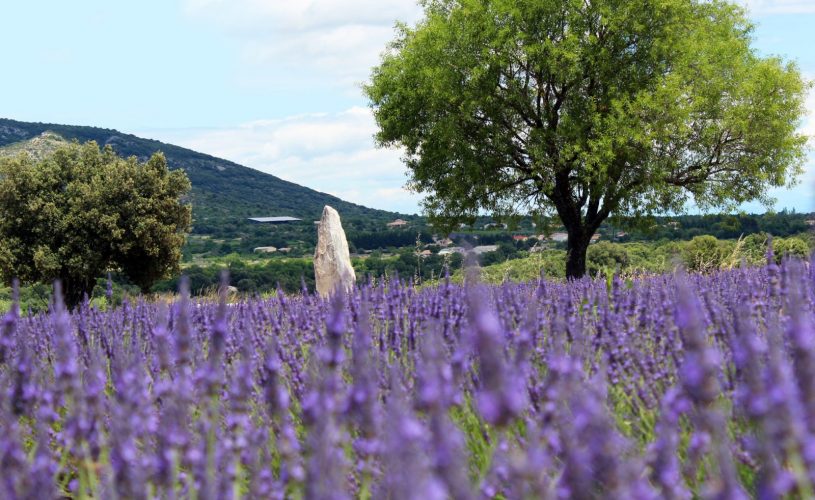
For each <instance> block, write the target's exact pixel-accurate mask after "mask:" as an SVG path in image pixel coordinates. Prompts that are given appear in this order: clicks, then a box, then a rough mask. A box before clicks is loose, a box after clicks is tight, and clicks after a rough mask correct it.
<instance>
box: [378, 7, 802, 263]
mask: <svg viewBox="0 0 815 500" xmlns="http://www.w3.org/2000/svg"><path fill="white" fill-rule="evenodd" d="M423 5H424V7H425V16H424V19H423V20H422V21H420V22H419V23H418V24H417V25H416V26H415V27H409V26H405V25H402V26H399V27H398V35H397V37H396V39H395V41H393V42H392V44H391V45H390V47H389V49H388V50H387V51H386V52H385V54H384V55H383V58H382V61H381V64H380V65H379V66H377V67H376V68H374V70H373V74H372V77H371V81H370V82H369V83H368V84H367V85H366V86H365V92H366V94H367V96H368V97H369V99H370V101H371V106H372V108H373V112H374V116H375V118H376V121H377V123H378V125H379V132H378V135H377V139H378V142H379V143H380V145H383V146H397V147H402V148H404V153H405V154H404V160H405V162H406V164H407V166H408V167H409V172H410V180H409V182H408V186H409V187H411V188H412V189H414V190H415V191H417V192H420V193H425V194H426V198H425V201H424V207H425V210H426V212H427V213H428V214H429V215H430V216H431V217H432V218H433V219H435V220H436V221H437V222H440V223H447V224H446V225H447V226H448V227H451V226H452V224H453V223H455V222H459V221H466V220H472V218H473V217H475V216H476V215H477V214H478V213H483V212H484V211H486V212H492V213H493V214H497V215H510V214H517V213H543V214H551V213H553V212H554V213H556V214H557V215H558V216H559V218H560V220H561V221H562V223H563V225H564V226H565V227H566V230H567V232H568V235H569V236H568V250H569V251H568V257H567V275H568V276H569V277H579V276H582V275H583V274H584V273H585V268H586V249H587V248H588V245H589V241H590V238H591V236H592V234H594V232H595V231H596V230H597V228H598V227H599V226H600V224H601V223H602V222H603V221H604V220H605V219H606V218H607V217H609V216H610V215H621V216H626V215H627V216H641V215H650V214H656V213H660V212H666V211H670V212H680V211H682V210H683V208H684V207H686V206H687V204H688V203H689V202H693V203H695V205H696V206H698V207H700V208H702V209H713V208H716V209H730V208H732V207H734V206H736V205H738V204H739V203H742V202H745V201H748V200H759V201H761V202H764V203H767V204H768V203H771V201H772V200H771V199H770V197H769V196H768V189H769V188H771V187H773V186H783V185H787V184H791V183H793V182H795V178H796V176H797V175H798V174H799V173H800V172H801V171H802V165H803V160H804V155H805V147H806V137H805V136H803V135H802V134H799V133H797V132H796V127H797V125H798V123H799V121H800V119H801V118H802V116H803V115H804V100H805V94H806V91H807V89H808V84H807V83H806V82H805V81H804V80H803V79H802V77H801V75H800V74H799V72H798V70H797V69H796V67H795V66H794V65H793V64H790V63H785V62H784V61H782V60H781V59H779V58H777V57H762V56H760V55H759V54H758V53H757V52H756V50H755V49H754V48H752V47H751V33H752V25H751V24H750V22H749V21H748V19H747V18H746V15H745V12H744V10H743V9H741V8H739V7H737V6H735V5H733V4H731V3H728V2H726V1H720V0H428V1H425V2H423Z"/></svg>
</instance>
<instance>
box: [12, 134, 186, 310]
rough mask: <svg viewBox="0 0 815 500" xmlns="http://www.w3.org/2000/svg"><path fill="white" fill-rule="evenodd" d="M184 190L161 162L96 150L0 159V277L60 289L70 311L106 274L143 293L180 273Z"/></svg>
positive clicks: (91, 145) (181, 177) (72, 147)
mask: <svg viewBox="0 0 815 500" xmlns="http://www.w3.org/2000/svg"><path fill="white" fill-rule="evenodd" d="M189 189H190V183H189V180H188V179H187V176H186V175H185V174H184V172H183V171H180V170H176V171H173V172H170V171H169V170H168V168H167V163H166V161H165V159H164V156H163V155H162V154H161V153H156V154H154V155H153V156H152V157H151V158H150V159H149V160H147V162H145V163H140V162H139V161H138V160H137V159H136V158H135V157H131V158H126V159H125V158H121V157H119V156H117V155H116V153H115V152H114V151H113V149H111V148H110V147H105V148H104V149H100V148H99V146H98V145H97V144H96V143H95V142H88V143H86V144H78V143H71V144H67V145H65V146H64V147H60V148H59V149H57V150H56V151H55V152H53V153H52V154H50V155H47V156H46V157H44V158H43V159H42V160H39V161H37V160H35V159H33V158H32V157H31V156H29V155H28V154H22V155H20V156H16V157H7V158H0V276H2V279H3V281H4V282H6V283H9V282H10V281H11V280H12V279H14V278H19V279H20V280H21V281H23V282H24V283H25V282H28V283H31V282H43V281H45V282H50V281H53V280H57V279H59V280H60V281H61V282H62V289H63V291H64V294H65V301H66V303H67V304H69V305H70V306H75V305H76V304H78V303H79V302H80V301H81V300H82V297H83V295H84V294H86V293H89V292H91V290H92V289H93V286H94V284H95V282H96V279H97V278H98V277H99V276H101V275H103V274H104V273H105V271H110V270H121V271H122V272H123V273H124V274H126V275H127V276H128V277H129V278H130V279H131V280H132V281H133V282H134V283H135V284H137V285H139V286H140V287H141V288H142V290H144V291H147V290H148V289H149V288H150V286H151V285H152V284H153V282H155V281H156V280H157V279H159V278H163V277H167V276H168V275H169V274H171V273H174V272H178V271H179V262H180V259H181V247H182V245H183V244H184V240H185V234H186V231H188V229H189V226H190V220H191V215H190V207H189V205H187V204H185V203H184V202H183V198H184V197H185V196H186V194H187V192H188V191H189Z"/></svg>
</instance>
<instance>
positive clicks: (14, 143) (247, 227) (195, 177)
mask: <svg viewBox="0 0 815 500" xmlns="http://www.w3.org/2000/svg"><path fill="white" fill-rule="evenodd" d="M63 140H64V141H72V140H76V141H79V142H87V141H95V142H96V143H98V144H100V145H105V146H111V147H112V148H113V149H114V151H116V152H117V153H118V154H119V155H120V156H124V157H128V156H135V157H137V158H138V159H139V160H140V161H142V162H143V161H147V159H148V158H150V156H152V155H153V154H154V153H156V152H157V151H161V152H162V153H164V156H165V158H166V160H167V165H168V166H169V168H170V169H171V170H176V169H183V170H184V172H185V173H186V174H187V177H188V178H189V179H190V182H191V183H192V189H191V191H190V194H189V201H190V203H191V205H192V207H193V214H192V215H193V227H192V232H193V233H196V234H201V235H214V236H215V237H217V238H237V237H240V238H248V239H252V237H253V236H254V235H255V234H256V233H257V232H259V231H266V232H267V234H268V231H269V228H268V227H265V226H263V227H259V226H257V225H255V224H253V223H251V222H249V221H247V220H246V218H247V217H258V216H272V215H290V216H293V217H298V218H302V219H303V220H304V223H303V224H302V225H303V226H304V229H308V230H312V229H313V227H312V226H311V224H312V221H313V220H317V219H319V217H320V213H322V210H323V206H325V205H331V206H332V207H334V208H336V209H337V210H338V211H339V212H340V214H341V215H342V217H343V222H346V221H347V222H348V223H349V224H351V225H353V226H355V227H356V226H357V225H358V226H359V227H360V230H369V229H372V228H374V227H382V228H384V227H385V223H386V222H390V221H391V220H393V219H395V218H396V217H401V218H402V219H410V217H407V216H405V215H400V214H396V213H392V212H386V211H382V210H374V209H371V208H367V207H363V206H360V205H356V204H353V203H349V202H346V201H343V200H341V199H339V198H337V197H335V196H331V195H328V194H325V193H320V192H317V191H314V190H312V189H309V188H306V187H303V186H299V185H297V184H294V183H292V182H287V181H284V180H282V179H279V178H277V177H275V176H273V175H269V174H266V173H263V172H260V171H257V170H254V169H251V168H248V167H244V166H242V165H238V164H236V163H233V162H230V161H227V160H222V159H220V158H215V157H213V156H209V155H206V154H203V153H198V152H195V151H191V150H189V149H185V148H182V147H178V146H174V145H172V144H165V143H163V142H159V141H154V140H151V139H144V138H141V137H137V136H134V135H130V134H123V133H121V132H119V131H116V130H111V129H104V128H97V127H81V126H71V125H56V124H50V123H27V122H20V121H15V120H7V119H0V156H9V155H10V156H14V155H16V153H18V152H20V151H27V152H29V153H31V154H32V155H33V156H36V157H41V156H42V155H44V154H47V153H48V152H50V151H53V150H54V149H55V148H56V147H59V146H60V145H61V143H62V142H63ZM255 246H259V245H255ZM249 251H251V248H250V249H249Z"/></svg>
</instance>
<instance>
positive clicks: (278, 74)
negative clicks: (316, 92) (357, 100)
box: [184, 0, 422, 92]
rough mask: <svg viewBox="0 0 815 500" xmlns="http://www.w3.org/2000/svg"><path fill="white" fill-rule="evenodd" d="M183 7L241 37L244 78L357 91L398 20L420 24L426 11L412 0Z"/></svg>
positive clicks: (199, 2) (253, 0)
mask: <svg viewBox="0 0 815 500" xmlns="http://www.w3.org/2000/svg"><path fill="white" fill-rule="evenodd" d="M184 11H185V12H186V14H187V15H188V16H189V17H191V18H192V19H196V20H200V21H203V22H206V23H209V24H211V25H214V26H216V27H217V28H218V29H220V30H222V31H223V32H224V33H225V34H226V35H227V36H229V37H230V38H233V39H234V40H236V41H237V43H238V46H239V50H240V58H241V62H242V63H243V65H244V66H243V67H242V68H241V70H240V71H239V75H238V77H239V78H240V79H241V80H242V81H243V83H246V84H250V85H251V84H261V85H268V83H269V82H270V81H276V80H288V81H291V79H292V77H293V76H294V75H297V78H299V79H305V80H310V81H317V80H318V79H326V78H328V79H327V80H323V83H325V82H330V83H332V84H333V85H334V86H339V87H345V90H346V91H351V90H354V91H355V92H358V90H357V89H356V88H355V85H356V84H358V83H360V82H362V81H364V80H366V79H367V78H368V75H369V72H370V68H371V67H372V66H373V65H375V64H377V62H378V61H379V55H380V54H381V53H382V51H383V50H384V48H385V46H386V44H387V43H388V41H390V40H391V39H392V38H393V36H394V31H393V27H394V24H395V23H396V21H397V20H398V21H405V22H415V21H416V20H418V19H419V17H420V15H421V12H422V10H421V8H420V7H419V6H417V4H416V2H415V1H414V0H297V1H293V2H286V1H281V0H271V1H269V0H185V2H184Z"/></svg>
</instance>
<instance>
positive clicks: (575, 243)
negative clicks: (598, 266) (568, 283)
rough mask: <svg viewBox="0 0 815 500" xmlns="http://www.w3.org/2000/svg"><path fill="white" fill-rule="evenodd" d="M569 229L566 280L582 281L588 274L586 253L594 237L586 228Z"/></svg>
mask: <svg viewBox="0 0 815 500" xmlns="http://www.w3.org/2000/svg"><path fill="white" fill-rule="evenodd" d="M567 229H568V232H569V239H568V241H567V243H566V279H569V280H573V279H580V278H582V277H583V275H585V274H586V252H587V251H588V249H589V242H591V236H592V235H591V234H589V233H588V232H587V231H586V230H585V229H586V228H584V227H577V228H567Z"/></svg>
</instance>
